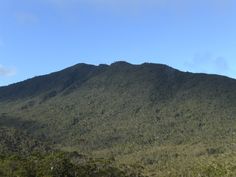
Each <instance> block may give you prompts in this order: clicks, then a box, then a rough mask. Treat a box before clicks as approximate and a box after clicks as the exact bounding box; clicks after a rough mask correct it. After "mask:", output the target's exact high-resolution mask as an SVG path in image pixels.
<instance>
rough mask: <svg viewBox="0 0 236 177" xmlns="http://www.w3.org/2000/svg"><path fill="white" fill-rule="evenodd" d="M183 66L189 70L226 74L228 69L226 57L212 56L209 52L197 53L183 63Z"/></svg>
mask: <svg viewBox="0 0 236 177" xmlns="http://www.w3.org/2000/svg"><path fill="white" fill-rule="evenodd" d="M185 67H186V68H187V70H189V71H194V72H204V73H215V74H222V75H226V74H228V73H229V71H230V66H229V64H228V62H227V59H225V58H224V57H221V56H219V57H214V56H213V55H212V54H211V53H209V52H205V53H200V54H199V53H198V54H196V55H195V56H194V58H193V59H192V60H191V61H189V62H186V63H185Z"/></svg>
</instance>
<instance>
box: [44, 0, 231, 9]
mask: <svg viewBox="0 0 236 177" xmlns="http://www.w3.org/2000/svg"><path fill="white" fill-rule="evenodd" d="M43 1H45V2H50V3H52V4H55V5H58V6H67V5H75V4H78V3H86V4H91V5H99V6H103V7H104V6H106V7H119V8H120V7H123V8H124V7H130V8H133V7H137V6H139V7H141V8H145V7H147V6H151V7H165V8H166V7H174V8H181V9H183V8H189V7H190V6H192V7H196V6H209V7H216V8H225V7H230V5H231V4H232V3H233V2H234V0H43Z"/></svg>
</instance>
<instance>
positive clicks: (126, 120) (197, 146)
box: [0, 62, 236, 175]
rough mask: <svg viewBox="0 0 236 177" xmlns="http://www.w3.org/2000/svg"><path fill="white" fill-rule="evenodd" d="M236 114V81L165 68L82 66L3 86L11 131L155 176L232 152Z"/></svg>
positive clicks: (0, 98) (1, 112)
mask: <svg viewBox="0 0 236 177" xmlns="http://www.w3.org/2000/svg"><path fill="white" fill-rule="evenodd" d="M235 115H236V80H234V79H230V78H227V77H223V76H218V75H207V74H193V73H185V72H181V71H178V70H176V69H173V68H170V67H168V66H166V65H159V64H149V63H145V64H142V65H131V64H129V63H126V62H116V63H113V64H111V65H109V66H108V65H99V66H93V65H86V64H78V65H75V66H73V67H70V68H67V69H65V70H62V71H59V72H56V73H52V74H49V75H46V76H40V77H36V78H33V79H29V80H26V81H23V82H21V83H17V84H13V85H10V86H7V87H2V88H0V117H1V118H0V123H1V124H2V125H4V126H5V127H11V128H14V129H17V130H24V131H26V132H27V133H29V134H30V135H32V136H34V137H35V138H39V139H47V141H52V142H54V143H55V147H56V148H61V149H64V150H68V151H71V150H79V151H82V152H86V153H91V154H93V155H94V156H102V155H104V154H105V155H107V156H115V157H116V158H117V161H118V162H126V163H137V162H140V161H141V162H142V164H144V165H146V166H147V167H148V169H149V170H148V171H149V172H150V171H152V170H153V169H155V170H157V169H158V170H159V171H160V173H162V172H163V173H164V171H165V168H164V167H166V166H171V167H173V168H174V167H176V168H174V169H180V166H178V165H180V164H183V163H185V161H186V164H188V165H189V164H190V163H188V159H189V160H190V159H191V161H194V159H196V161H199V159H201V160H203V159H204V158H205V157H208V156H209V158H208V159H212V160H214V159H215V158H218V157H219V156H220V155H221V154H229V153H233V152H234V150H235V144H234V143H236V139H235V133H236V117H235ZM221 160H222V159H221ZM222 161H224V160H222ZM174 162H178V163H174ZM157 165H158V168H157ZM188 165H186V166H188ZM159 168H160V169H159ZM163 175H164V174H163Z"/></svg>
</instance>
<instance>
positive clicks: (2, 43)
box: [0, 39, 4, 47]
mask: <svg viewBox="0 0 236 177" xmlns="http://www.w3.org/2000/svg"><path fill="white" fill-rule="evenodd" d="M3 46H4V42H3V40H1V39H0V47H3Z"/></svg>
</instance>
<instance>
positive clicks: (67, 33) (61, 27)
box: [0, 0, 236, 85]
mask: <svg viewBox="0 0 236 177" xmlns="http://www.w3.org/2000/svg"><path fill="white" fill-rule="evenodd" d="M117 60H125V61H128V62H131V63H135V64H138V63H143V62H153V63H164V64H167V65H170V66H172V67H175V68H178V69H180V70H183V71H191V72H206V73H215V74H221V75H227V76H229V77H233V78H236V2H235V0H20V1H19V0H0V85H7V84H10V83H14V82H17V81H21V80H24V79H27V78H30V77H33V76H37V75H42V74H46V73H50V72H53V71H57V70H60V69H63V68H65V67H68V66H71V65H73V64H76V63H81V62H83V63H90V64H100V63H107V64H110V63H112V62H114V61H117Z"/></svg>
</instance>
